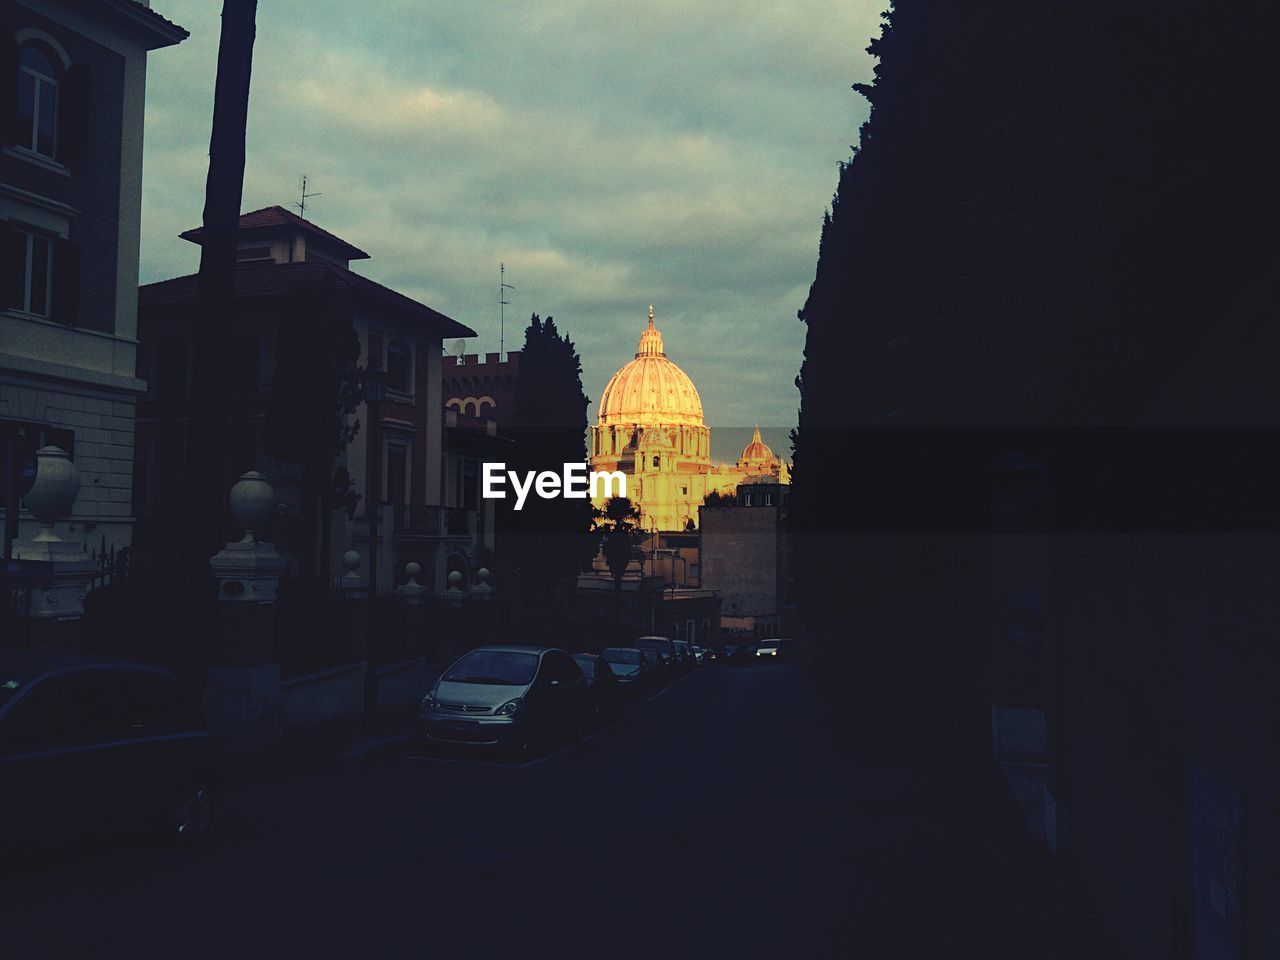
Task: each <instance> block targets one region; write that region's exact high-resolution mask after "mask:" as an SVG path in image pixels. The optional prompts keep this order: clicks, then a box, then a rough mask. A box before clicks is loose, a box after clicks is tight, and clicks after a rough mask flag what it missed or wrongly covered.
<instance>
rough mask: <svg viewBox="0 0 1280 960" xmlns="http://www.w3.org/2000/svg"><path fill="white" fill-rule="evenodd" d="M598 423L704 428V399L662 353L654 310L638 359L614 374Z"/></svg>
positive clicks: (644, 334) (602, 424)
mask: <svg viewBox="0 0 1280 960" xmlns="http://www.w3.org/2000/svg"><path fill="white" fill-rule="evenodd" d="M599 423H600V424H601V426H604V425H608V424H637V423H639V424H655V423H663V424H672V425H688V424H692V425H697V426H701V425H702V400H701V398H700V397H699V396H698V391H697V389H696V388H695V387H694V385H693V381H692V380H690V379H689V375H688V374H686V373H685V372H684V371H683V370H681V369H680V368H679V367H677V366H676V365H675V364H674V363H672V362H671V361H670V360H668V359H667V355H666V353H664V352H663V349H662V334H661V333H659V332H658V328H657V327H655V326H654V325H653V307H650V308H649V326H648V328H647V329H646V330H645V331H644V333H642V334H641V335H640V344H639V346H638V347H637V349H636V356H635V359H634V360H632V361H631V362H630V363H628V364H627V365H626V366H624V367H623V368H622V369H621V370H619V371H618V372H617V373H615V374H614V375H613V377H612V378H611V379H610V380H609V384H608V386H606V387H605V388H604V393H603V394H601V396H600V413H599Z"/></svg>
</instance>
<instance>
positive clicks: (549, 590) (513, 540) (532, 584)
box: [498, 313, 595, 601]
mask: <svg viewBox="0 0 1280 960" xmlns="http://www.w3.org/2000/svg"><path fill="white" fill-rule="evenodd" d="M511 433H512V439H513V440H514V441H515V442H514V445H513V449H512V453H511V456H510V458H509V460H508V462H509V464H510V469H513V470H515V471H517V472H518V474H519V475H521V476H524V475H526V474H527V473H528V472H529V471H533V472H535V473H536V472H541V471H543V470H549V471H552V472H554V473H556V474H561V473H563V471H564V466H565V464H567V463H585V462H586V460H587V446H586V435H587V396H586V394H585V393H584V392H583V389H582V362H581V360H580V359H579V357H578V351H577V348H576V347H575V346H574V344H573V341H572V340H570V339H569V338H568V337H567V336H565V335H562V334H561V333H560V331H559V330H557V329H556V325H555V320H554V319H553V318H551V317H547V319H546V320H543V319H541V318H540V317H539V316H538V314H536V313H535V314H533V316H532V317H531V318H530V320H529V326H528V327H527V328H526V329H525V339H524V350H523V352H522V353H521V355H520V379H519V381H518V382H517V385H516V401H515V415H514V417H513V422H512V430H511ZM500 510H501V512H500V516H499V521H498V530H499V535H500V537H501V539H502V542H503V545H502V553H503V555H504V557H505V558H506V560H507V561H508V562H509V563H510V564H511V566H512V568H513V569H514V570H515V571H516V575H517V576H518V578H519V582H520V584H521V588H522V589H523V591H524V592H525V593H526V594H527V595H529V596H530V597H531V598H534V599H535V601H545V600H546V599H547V598H548V597H550V596H551V595H552V594H553V591H554V589H555V588H556V586H557V585H559V584H560V583H562V582H563V581H564V580H565V579H566V578H569V577H573V578H576V577H577V574H578V573H579V572H580V571H581V570H583V569H584V568H585V567H586V566H587V565H588V564H589V563H590V562H591V558H592V557H593V556H594V555H595V544H594V543H593V542H592V539H591V521H592V508H591V501H590V500H587V499H585V498H584V499H573V498H569V497H552V498H548V499H543V498H542V497H539V496H537V495H536V494H535V493H531V494H530V496H529V497H528V499H526V500H525V502H524V506H523V508H522V509H521V510H516V509H515V503H514V499H513V498H512V497H510V496H508V498H507V499H506V500H503V501H501V504H500Z"/></svg>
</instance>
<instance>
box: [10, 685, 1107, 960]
mask: <svg viewBox="0 0 1280 960" xmlns="http://www.w3.org/2000/svg"><path fill="white" fill-rule="evenodd" d="M1015 822H1016V821H1015V815H1014V813H1013V806H1012V803H1011V801H1010V800H1009V799H1008V796H1007V793H1006V792H1004V791H1002V789H1001V788H1000V784H999V783H998V781H997V780H996V778H995V777H994V776H992V775H991V772H990V770H989V768H988V766H987V765H984V764H983V763H982V762H981V761H980V760H962V759H959V758H957V757H956V756H954V754H952V753H950V752H948V751H947V750H945V749H944V748H943V747H941V746H940V745H938V744H933V743H930V742H928V741H925V740H921V739H920V738H917V737H914V736H911V735H909V734H906V733H903V732H901V731H900V730H899V729H898V728H897V727H896V726H895V725H894V724H892V723H889V722H886V721H883V720H881V719H879V718H878V717H877V716H876V714H875V713H874V712H873V711H871V710H869V709H865V708H861V707H858V706H855V705H852V704H846V703H841V702H833V701H832V700H831V698H830V697H827V696H823V695H821V694H820V693H819V692H818V691H817V690H816V689H815V687H814V685H813V682H812V680H811V679H810V678H809V677H807V676H806V675H804V674H803V673H802V672H800V671H799V670H797V669H794V668H790V667H787V666H785V665H768V666H759V667H727V666H709V667H705V668H701V669H700V670H699V671H697V672H696V673H694V674H692V675H690V676H689V677H686V678H685V679H683V680H680V681H678V682H677V683H676V684H674V685H673V686H671V687H670V688H668V689H667V690H666V691H664V692H663V693H662V694H660V695H659V696H658V697H656V698H654V699H652V700H650V701H645V702H637V703H629V704H626V709H624V711H623V716H622V718H621V720H620V721H619V722H618V723H616V724H614V725H612V726H610V727H608V728H607V729H605V730H603V731H601V732H600V733H598V734H596V735H594V736H592V737H591V738H589V739H587V740H585V741H583V742H582V743H579V744H577V745H574V746H570V747H567V748H565V749H563V750H560V751H558V752H554V753H551V754H549V755H547V756H545V757H544V758H542V759H539V760H535V761H533V762H530V763H525V764H521V765H514V764H509V763H500V762H471V761H469V760H468V759H467V758H466V755H463V756H461V757H458V756H455V755H453V754H447V755H444V756H439V755H437V754H436V752H435V751H429V750H423V749H420V748H417V747H415V746H414V745H411V744H410V745H406V746H405V747H404V748H401V749H396V750H392V751H387V752H386V753H385V754H382V755H379V756H377V757H376V758H372V759H369V760H366V761H365V762H363V763H351V762H346V763H340V762H337V761H335V762H333V763H329V764H318V765H315V766H313V767H310V768H306V769H281V770H279V771H276V772H274V773H268V774H266V775H264V776H261V777H260V778H258V779H256V780H255V781H254V782H251V783H239V784H234V785H233V786H232V787H231V788H230V790H229V791H228V794H227V796H226V799H225V802H224V805H223V809H222V811H221V816H220V820H219V823H218V824H217V827H216V830H215V833H214V835H212V836H211V837H210V838H209V839H208V841H207V842H206V843H205V844H203V845H202V846H201V847H199V848H197V849H195V850H190V851H175V850H164V849H152V848H134V847H129V846H125V845H122V844H120V843H114V844H106V845H103V846H101V847H99V848H96V849H94V850H92V851H83V850H81V851H74V852H71V853H64V854H59V855H52V854H51V855H50V856H49V857H46V858H45V859H44V860H43V861H42V862H41V863H39V864H38V865H35V866H29V867H22V868H16V867H14V865H12V864H10V865H8V868H7V869H0V916H3V918H4V919H3V924H2V926H0V930H2V931H3V940H0V943H3V944H4V951H5V954H6V955H7V956H13V957H15V958H16V957H28V956H32V957H34V956H73V955H76V956H94V957H97V956H114V955H128V956H130V957H150V956H163V957H188V956H218V957H237V958H239V957H257V956H301V955H311V956H334V955H345V956H353V957H383V956H420V957H432V956H435V955H436V954H437V952H439V954H440V955H442V956H443V955H449V956H459V955H462V954H463V953H465V954H466V955H467V956H468V957H469V958H488V957H497V956H502V955H503V954H504V953H505V952H506V950H508V949H520V950H522V951H524V952H525V953H526V954H528V955H532V956H538V957H542V956H557V957H561V956H562V957H578V956H583V957H615V956H616V957H630V956H650V955H653V954H654V953H655V952H660V953H661V954H663V955H665V956H675V957H685V956H707V955H710V956H715V957H734V956H738V957H756V956H776V957H786V958H792V957H826V956H833V957H876V958H878V957H886V958H887V957H894V958H896V957H970V956H973V957H986V958H991V957H1017V958H1019V960H1023V958H1054V957H1078V956H1080V957H1082V956H1089V955H1091V951H1090V950H1089V949H1088V948H1087V946H1086V940H1085V936H1084V932H1083V930H1082V926H1081V924H1080V922H1079V920H1078V918H1077V917H1076V915H1075V914H1074V912H1073V910H1072V908H1071V907H1070V906H1069V905H1068V903H1067V902H1066V899H1065V898H1064V896H1063V895H1062V893H1061V890H1060V889H1059V887H1058V886H1057V884H1056V881H1055V878H1054V875H1053V872H1052V870H1051V869H1049V868H1048V866H1047V864H1045V863H1044V862H1043V861H1042V860H1040V859H1039V858H1037V857H1035V856H1033V854H1032V853H1031V851H1030V849H1029V848H1028V847H1027V845H1026V844H1025V842H1024V840H1023V839H1022V837H1021V836H1020V835H1019V833H1018V832H1017V830H1016V829H1014V826H1015Z"/></svg>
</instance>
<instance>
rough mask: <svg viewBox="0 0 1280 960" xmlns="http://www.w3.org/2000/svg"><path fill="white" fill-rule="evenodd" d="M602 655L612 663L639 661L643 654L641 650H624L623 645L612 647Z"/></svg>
mask: <svg viewBox="0 0 1280 960" xmlns="http://www.w3.org/2000/svg"><path fill="white" fill-rule="evenodd" d="M600 656H601V658H603V659H605V660H608V661H609V662H610V663H639V662H640V658H641V656H642V655H641V653H640V651H639V650H623V649H622V648H621V647H611V648H609V649H608V650H605V651H604V652H603V653H601V654H600Z"/></svg>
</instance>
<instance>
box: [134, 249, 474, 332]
mask: <svg viewBox="0 0 1280 960" xmlns="http://www.w3.org/2000/svg"><path fill="white" fill-rule="evenodd" d="M198 281H199V277H198V275H197V274H194V273H193V274H189V275H187V276H185V277H174V278H173V279H172V280H161V281H159V282H158V283H149V284H147V285H146V286H144V287H142V288H140V289H139V291H138V293H139V306H140V307H142V308H144V309H145V308H148V307H163V306H173V305H177V304H184V303H195V302H196V298H197V294H198V290H199V284H198ZM322 281H329V282H331V283H332V284H333V286H334V288H335V289H337V290H350V291H352V292H353V293H355V294H357V295H360V296H365V297H369V298H371V299H373V300H376V301H378V302H380V303H382V304H386V305H388V306H391V307H393V308H395V309H399V310H404V311H406V312H408V313H411V314H414V315H416V316H418V317H420V318H422V319H424V320H427V321H429V322H430V323H432V324H433V326H434V327H435V328H436V329H437V331H438V332H439V334H440V336H441V337H442V338H443V337H474V336H476V332H475V331H474V330H472V329H471V328H470V327H468V326H465V325H464V324H461V323H459V322H458V321H457V320H454V319H453V318H452V317H447V316H445V315H444V314H443V313H440V312H439V311H436V310H432V309H431V308H430V307H428V306H427V305H426V304H422V303H419V302H418V301H417V300H413V299H411V298H409V297H406V296H405V295H404V294H402V293H397V292H396V291H395V290H392V289H391V288H390V287H384V286H383V285H382V284H380V283H375V282H374V281H372V280H370V279H369V278H368V277H362V276H360V274H358V273H355V272H354V271H351V270H348V269H346V268H345V267H341V266H339V265H338V264H336V263H329V262H328V261H327V260H305V261H302V262H299V263H257V264H241V265H240V266H239V267H238V268H237V269H236V299H237V300H252V299H255V298H259V297H279V296H284V295H286V294H289V293H291V292H293V291H294V290H295V289H296V288H297V287H299V286H300V285H306V284H310V283H316V282H322Z"/></svg>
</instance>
